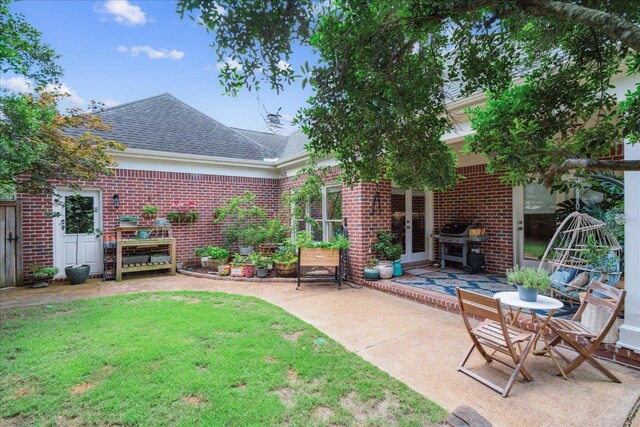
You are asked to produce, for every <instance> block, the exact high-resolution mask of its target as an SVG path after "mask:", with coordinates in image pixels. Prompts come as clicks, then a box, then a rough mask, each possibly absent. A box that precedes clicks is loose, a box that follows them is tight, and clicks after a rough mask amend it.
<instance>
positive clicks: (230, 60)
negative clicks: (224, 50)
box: [216, 58, 242, 70]
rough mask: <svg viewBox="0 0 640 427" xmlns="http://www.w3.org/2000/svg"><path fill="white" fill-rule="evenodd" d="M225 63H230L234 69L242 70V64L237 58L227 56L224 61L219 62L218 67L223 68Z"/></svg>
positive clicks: (230, 66)
mask: <svg viewBox="0 0 640 427" xmlns="http://www.w3.org/2000/svg"><path fill="white" fill-rule="evenodd" d="M225 65H228V66H229V68H231V69H232V70H242V64H241V63H240V62H238V60H237V59H233V58H227V59H225V61H224V62H218V63H217V64H216V68H217V69H218V70H221V69H222V68H224V66H225Z"/></svg>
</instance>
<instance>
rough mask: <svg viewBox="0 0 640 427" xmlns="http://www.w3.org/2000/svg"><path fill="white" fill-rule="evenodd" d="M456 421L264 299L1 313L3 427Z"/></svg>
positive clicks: (134, 300) (178, 299)
mask: <svg viewBox="0 0 640 427" xmlns="http://www.w3.org/2000/svg"><path fill="white" fill-rule="evenodd" d="M318 309H321V307H319V308H318ZM344 327H345V328H348V327H349V325H348V324H345V326H344ZM446 416H447V413H446V411H445V410H444V409H443V408H441V407H439V406H438V405H437V404H435V403H433V402H431V401H430V400H428V399H426V398H424V397H423V396H421V395H420V394H418V393H416V392H415V391H413V390H411V389H409V388H408V387H407V386H405V385H404V384H403V383H401V382H399V381H397V380H395V379H393V378H392V377H390V376H389V375H388V374H386V373H384V372H382V371H380V370H379V369H377V368H376V367H374V366H373V365H371V364H370V363H368V362H366V361H364V360H363V359H361V358H360V357H358V356H357V355H355V354H353V353H350V352H348V351H346V350H345V349H344V348H343V347H342V346H340V345H339V344H337V343H336V342H335V341H333V340H331V339H330V338H328V337H327V336H325V335H324V334H322V333H321V332H319V331H318V330H316V329H314V328H313V327H311V326H309V325H308V324H306V323H304V322H302V321H301V320H299V319H297V318H295V317H293V316H291V315H290V314H288V313H286V312H285V311H283V310H281V309H280V308H278V307H275V306H273V305H271V304H268V303H266V302H264V301H261V300H259V299H256V298H250V297H241V296H233V295H227V294H221V293H208V292H207V293H204V292H175V293H153V294H133V295H123V296H115V297H105V298H97V299H89V300H81V301H75V302H69V303H61V304H52V305H47V306H38V307H27V308H18V309H12V310H8V311H5V312H3V313H2V319H1V324H0V425H3V422H4V423H6V422H9V423H11V424H12V425H16V424H20V423H24V424H29V425H34V424H35V425H56V424H59V425H67V424H73V425H79V424H91V425H172V426H173V425H207V426H213V425H242V426H249V425H281V424H286V425H292V426H293V425H305V426H306V425H332V424H333V425H355V424H357V425H362V424H371V425H393V424H397V425H425V424H427V425H428V424H437V423H440V422H441V421H442V420H443V419H444V418H445V417H446Z"/></svg>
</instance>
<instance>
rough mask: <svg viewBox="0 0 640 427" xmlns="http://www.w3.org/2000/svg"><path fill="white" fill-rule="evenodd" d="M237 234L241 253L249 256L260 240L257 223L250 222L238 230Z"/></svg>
mask: <svg viewBox="0 0 640 427" xmlns="http://www.w3.org/2000/svg"><path fill="white" fill-rule="evenodd" d="M236 236H237V238H236V241H237V243H238V252H240V255H242V256H248V255H249V254H251V252H253V248H254V247H255V246H256V245H258V244H259V242H260V235H259V233H258V226H256V225H255V224H249V225H248V226H246V227H244V228H242V229H240V230H238V231H237V233H236Z"/></svg>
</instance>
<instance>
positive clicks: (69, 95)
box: [44, 83, 84, 105]
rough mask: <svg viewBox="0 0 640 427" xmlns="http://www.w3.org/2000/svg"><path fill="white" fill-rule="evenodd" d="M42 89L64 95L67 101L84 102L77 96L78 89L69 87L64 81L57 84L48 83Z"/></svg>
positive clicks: (77, 103) (78, 103)
mask: <svg viewBox="0 0 640 427" xmlns="http://www.w3.org/2000/svg"><path fill="white" fill-rule="evenodd" d="M44 89H45V90H46V91H48V92H52V93H58V94H61V95H65V96H66V98H65V100H67V101H69V102H70V103H72V104H76V105H82V104H84V99H82V98H80V97H79V96H78V91H76V90H75V89H71V88H70V87H69V86H67V84H66V83H60V84H57V85H54V84H48V85H47V86H46V87H45V88H44Z"/></svg>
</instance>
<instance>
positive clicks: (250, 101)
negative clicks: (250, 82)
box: [0, 0, 311, 134]
mask: <svg viewBox="0 0 640 427" xmlns="http://www.w3.org/2000/svg"><path fill="white" fill-rule="evenodd" d="M175 9H176V2H175V1H168V0H167V1H165V0H162V1H160V0H142V1H140V0H138V1H136V0H105V1H91V0H75V1H62V0H24V1H16V2H14V3H12V4H11V5H10V10H11V11H12V12H13V13H21V14H23V15H24V16H25V18H26V20H27V22H29V23H30V24H31V25H32V26H34V27H35V28H36V29H38V30H39V31H41V32H42V38H43V41H44V42H46V43H48V44H49V45H50V46H51V47H52V48H53V49H54V50H55V51H56V53H58V54H59V55H60V57H61V58H60V60H59V64H60V65H61V66H62V67H63V68H64V70H65V73H64V76H63V78H62V79H61V83H62V84H63V88H64V89H65V91H66V92H68V93H71V95H72V96H71V97H70V98H69V99H68V100H67V101H66V104H67V105H69V106H80V107H86V106H88V103H89V101H90V100H95V101H100V102H103V103H105V105H107V106H113V105H117V104H121V103H125V102H130V101H135V100H138V99H143V98H147V97H151V96H155V95H159V94H161V93H165V92H168V93H170V94H172V95H173V96H175V97H176V98H178V99H180V100H181V101H183V102H185V103H187V104H189V105H191V106H192V107H195V108H196V109H198V110H200V111H202V112H203V113H205V114H207V115H209V116H210V117H212V118H214V119H216V120H218V121H219V122H221V123H223V124H225V125H227V126H233V127H239V128H244V129H253V130H258V131H265V130H267V127H266V125H265V122H264V117H265V116H266V114H267V113H266V112H265V109H266V110H267V112H269V113H271V112H276V111H277V110H278V109H279V108H282V110H281V111H280V114H281V115H282V116H283V122H286V120H290V118H291V117H292V116H294V115H295V113H296V111H297V110H298V109H299V108H300V107H302V106H303V105H304V104H305V102H306V100H307V99H308V98H309V96H310V95H311V91H310V89H309V87H308V86H307V89H306V90H303V89H302V87H301V85H300V83H299V82H296V83H294V84H293V85H291V86H288V87H286V88H285V90H284V92H281V93H280V94H279V95H278V94H276V93H275V92H274V91H270V90H267V89H263V90H261V91H260V92H259V93H258V94H256V92H248V91H247V90H246V89H244V90H242V91H241V93H240V94H239V95H238V96H237V97H231V96H228V95H224V94H223V89H222V86H221V85H220V84H219V82H218V68H217V66H219V61H218V60H217V57H216V55H215V52H214V50H213V48H212V47H211V46H210V45H211V44H212V43H213V41H214V40H213V36H212V35H210V34H207V33H206V31H205V30H204V28H203V27H202V26H199V25H197V24H196V23H195V22H194V21H192V20H191V19H189V18H187V17H186V16H185V18H184V19H180V17H179V15H178V14H177V13H176V11H175ZM309 56H310V54H309V53H308V51H306V50H304V49H303V48H299V49H297V51H296V52H294V55H293V56H292V58H291V59H290V63H291V65H292V66H293V67H294V70H299V66H300V65H301V64H302V63H304V61H305V60H307V59H309ZM0 78H2V82H1V84H2V86H3V87H4V88H7V89H12V90H20V89H21V88H22V87H23V86H24V82H23V81H21V80H20V79H17V78H16V76H12V75H2V76H0ZM284 124H285V127H284V128H283V130H282V133H285V134H286V133H289V132H291V131H292V130H293V129H292V128H291V127H290V125H288V124H287V123H284Z"/></svg>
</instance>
